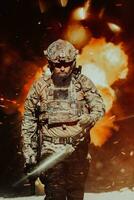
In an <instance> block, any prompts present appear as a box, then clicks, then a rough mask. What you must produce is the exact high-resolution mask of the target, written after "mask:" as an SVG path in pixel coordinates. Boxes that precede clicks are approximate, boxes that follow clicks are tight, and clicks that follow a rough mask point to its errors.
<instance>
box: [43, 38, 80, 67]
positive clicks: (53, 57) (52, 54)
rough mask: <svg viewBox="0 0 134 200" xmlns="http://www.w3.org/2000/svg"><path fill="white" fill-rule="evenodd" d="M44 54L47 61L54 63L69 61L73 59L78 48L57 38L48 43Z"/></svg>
mask: <svg viewBox="0 0 134 200" xmlns="http://www.w3.org/2000/svg"><path fill="white" fill-rule="evenodd" d="M44 54H45V56H46V57H47V60H48V61H51V62H54V63H58V62H60V61H64V62H71V61H73V60H75V58H76V55H77V54H78V50H76V49H75V47H74V46H73V45H72V44H71V43H70V42H68V41H65V40H61V39H59V40H56V41H55V42H53V43H52V44H50V45H49V47H48V48H47V50H45V51H44Z"/></svg>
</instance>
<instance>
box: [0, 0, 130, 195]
mask: <svg viewBox="0 0 134 200" xmlns="http://www.w3.org/2000/svg"><path fill="white" fill-rule="evenodd" d="M40 2H42V3H43V4H44V2H45V6H46V7H45V8H46V9H45V10H44V12H41V9H40V6H39V1H37V0H3V1H1V2H0V188H1V191H8V189H10V186H11V184H12V183H13V181H14V180H15V179H16V178H18V177H19V176H21V173H22V166H23V158H22V154H21V137H20V123H21V113H20V112H19V111H18V106H19V105H16V104H15V103H14V102H13V101H14V100H16V101H17V100H18V99H19V100H20V98H21V94H22V89H23V88H24V85H25V84H26V83H27V82H28V81H29V80H30V79H32V77H33V76H34V74H35V73H36V71H37V70H38V68H41V67H43V65H44V64H45V63H46V60H45V58H44V56H43V49H45V48H46V47H47V46H48V45H49V44H50V43H51V42H52V41H54V40H56V39H58V38H60V37H61V38H62V37H63V35H64V30H65V28H66V26H67V24H68V20H69V16H70V13H71V11H72V10H73V9H74V8H77V7H78V6H83V3H84V2H86V1H82V0H69V1H68V4H67V6H66V7H62V6H61V5H60V3H59V1H58V0H57V1H56V0H44V1H43V0H42V1H40ZM102 9H104V13H103V16H102V17H101V18H100V17H99V14H100V12H101V10H102ZM90 12H91V16H92V17H91V18H89V19H86V20H83V21H81V23H82V24H83V25H84V26H86V27H88V29H89V30H90V31H91V34H92V37H94V38H100V37H105V38H106V40H107V41H112V42H113V43H115V44H117V43H119V42H121V41H122V42H123V44H124V46H125V52H126V54H127V55H128V58H129V59H128V63H129V64H128V67H129V73H128V77H127V79H126V80H124V81H118V82H116V83H115V84H114V85H113V86H112V87H113V88H114V89H115V91H116V93H117V102H115V108H113V109H116V105H120V107H121V108H122V109H123V112H124V113H125V115H126V116H130V115H133V114H134V103H133V102H134V90H133V87H134V76H133V73H134V67H133V64H134V56H133V53H134V48H133V46H134V37H133V36H134V28H133V27H134V1H132V0H127V1H126V0H109V1H106V0H92V1H91V10H90ZM108 21H111V22H113V23H117V24H119V25H120V26H121V27H122V32H121V33H120V34H118V35H117V34H115V33H113V32H112V31H111V30H110V29H109V28H108V27H107V22H108ZM116 123H117V125H118V126H119V127H120V128H119V131H115V130H111V131H112V132H113V134H112V137H111V138H110V139H109V140H108V141H107V142H106V143H105V144H104V145H103V146H102V147H95V146H94V145H91V148H90V152H91V155H92V163H91V169H90V173H89V178H88V181H87V186H86V191H93V192H100V191H109V190H118V189H120V188H123V187H130V188H133V187H134V155H133V154H134V136H133V129H134V118H133V117H130V118H129V117H128V118H127V119H125V120H122V121H117V122H116ZM7 188H8V189H7Z"/></svg>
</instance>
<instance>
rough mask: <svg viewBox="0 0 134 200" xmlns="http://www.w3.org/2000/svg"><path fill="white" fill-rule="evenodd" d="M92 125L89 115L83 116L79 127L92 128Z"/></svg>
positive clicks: (80, 118)
mask: <svg viewBox="0 0 134 200" xmlns="http://www.w3.org/2000/svg"><path fill="white" fill-rule="evenodd" d="M91 124H92V120H91V117H90V115H89V114H86V113H85V114H83V115H81V116H80V117H79V122H78V125H79V126H80V127H82V128H83V129H85V128H88V127H90V126H91Z"/></svg>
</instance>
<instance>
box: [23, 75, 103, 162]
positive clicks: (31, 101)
mask: <svg viewBox="0 0 134 200" xmlns="http://www.w3.org/2000/svg"><path fill="white" fill-rule="evenodd" d="M72 82H73V84H74V87H75V90H76V94H77V101H78V102H79V103H80V104H82V105H83V106H82V107H81V109H82V113H83V114H85V113H86V114H88V117H89V118H88V120H87V125H86V128H85V129H83V127H80V125H79V123H76V124H75V125H74V124H73V125H72V124H71V125H67V126H66V129H63V127H62V126H60V127H59V126H57V127H52V128H48V126H47V124H44V125H43V126H42V128H41V130H40V131H41V132H42V134H45V135H48V136H51V137H71V136H73V135H77V134H79V133H81V132H82V131H83V132H84V131H85V132H86V130H88V131H89V129H90V128H91V127H92V126H94V125H95V123H96V122H97V121H98V120H99V119H100V118H101V117H102V116H103V115H104V112H105V106H104V103H103V100H102V98H101V96H100V94H99V93H98V91H97V89H96V87H95V86H94V84H93V83H92V81H91V80H89V79H88V78H87V77H86V76H84V75H82V74H80V75H79V77H78V78H77V79H75V78H74V77H73V76H72ZM51 83H52V80H51V76H48V77H45V76H42V77H41V78H40V79H39V80H37V81H36V82H34V84H33V85H32V87H31V89H30V90H29V93H28V95H27V98H26V101H25V112H24V117H23V122H22V136H23V140H24V147H23V153H24V156H25V159H26V163H29V162H33V161H35V160H36V156H37V148H38V144H37V138H38V131H37V126H38V118H37V116H36V108H37V106H38V105H39V106H40V113H39V117H40V116H42V114H43V115H44V114H45V109H46V102H47V98H48V97H47V91H48V88H49V86H50V85H51ZM61 117H62V116H61ZM46 118H47V116H46Z"/></svg>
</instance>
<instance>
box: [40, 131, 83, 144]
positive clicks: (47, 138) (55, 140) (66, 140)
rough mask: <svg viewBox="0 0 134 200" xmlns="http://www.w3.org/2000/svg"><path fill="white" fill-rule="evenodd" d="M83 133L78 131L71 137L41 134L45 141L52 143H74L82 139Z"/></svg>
mask: <svg viewBox="0 0 134 200" xmlns="http://www.w3.org/2000/svg"><path fill="white" fill-rule="evenodd" d="M84 138H85V137H84V134H83V133H80V134H78V135H76V136H73V137H50V136H46V135H45V136H43V139H44V140H45V141H48V142H51V143H54V144H74V143H75V142H78V141H81V140H84Z"/></svg>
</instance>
